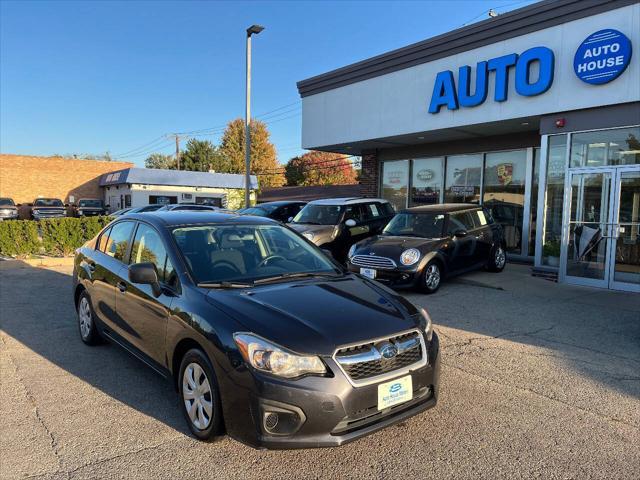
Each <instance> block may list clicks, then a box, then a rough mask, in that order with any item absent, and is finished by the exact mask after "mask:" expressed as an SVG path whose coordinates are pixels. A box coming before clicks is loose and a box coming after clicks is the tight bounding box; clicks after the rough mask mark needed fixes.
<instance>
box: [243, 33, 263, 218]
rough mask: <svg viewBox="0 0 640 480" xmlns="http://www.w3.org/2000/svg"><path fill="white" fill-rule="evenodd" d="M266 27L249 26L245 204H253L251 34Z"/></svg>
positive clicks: (245, 128) (246, 205)
mask: <svg viewBox="0 0 640 480" xmlns="http://www.w3.org/2000/svg"><path fill="white" fill-rule="evenodd" d="M262 30H264V27H262V26H260V25H251V26H250V27H249V28H247V92H246V93H247V98H246V110H245V116H244V130H245V133H244V141H245V145H244V168H245V176H244V206H245V207H249V206H250V205H251V204H250V202H251V35H253V34H256V35H257V34H259V33H260V32H261V31H262Z"/></svg>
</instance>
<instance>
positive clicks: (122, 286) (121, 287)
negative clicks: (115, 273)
mask: <svg viewBox="0 0 640 480" xmlns="http://www.w3.org/2000/svg"><path fill="white" fill-rule="evenodd" d="M116 286H117V287H118V290H120V291H121V292H122V293H124V292H126V291H127V284H126V283H124V282H118V284H117V285H116Z"/></svg>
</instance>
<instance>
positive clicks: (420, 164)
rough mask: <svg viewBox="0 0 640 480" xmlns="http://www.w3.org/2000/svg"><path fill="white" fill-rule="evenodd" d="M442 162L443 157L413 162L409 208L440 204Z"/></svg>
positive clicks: (419, 159)
mask: <svg viewBox="0 0 640 480" xmlns="http://www.w3.org/2000/svg"><path fill="white" fill-rule="evenodd" d="M443 161H444V158H443V157H437V158H418V159H416V160H413V175H412V177H413V178H412V183H411V206H418V205H431V204H434V203H440V192H441V190H442V165H443Z"/></svg>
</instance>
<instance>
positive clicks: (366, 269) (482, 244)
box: [348, 204, 506, 293]
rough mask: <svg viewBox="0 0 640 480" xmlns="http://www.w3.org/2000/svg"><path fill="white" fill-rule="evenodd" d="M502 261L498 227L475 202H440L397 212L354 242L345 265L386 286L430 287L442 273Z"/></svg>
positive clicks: (497, 266) (497, 265) (494, 266)
mask: <svg viewBox="0 0 640 480" xmlns="http://www.w3.org/2000/svg"><path fill="white" fill-rule="evenodd" d="M505 264H506V254H505V242H504V237H503V234H502V227H501V226H500V225H499V224H497V223H495V222H494V221H493V219H492V218H491V216H490V215H489V214H488V213H487V212H486V210H484V209H483V208H482V207H479V206H478V205H472V204H442V205H429V206H425V207H414V208H409V209H407V210H403V211H401V212H400V213H398V214H397V215H396V216H395V217H394V218H393V220H391V222H389V224H388V225H387V226H386V227H385V229H384V231H383V232H382V234H381V235H378V236H376V237H372V238H370V239H368V240H365V241H363V242H360V243H358V244H357V245H354V246H353V247H352V248H351V250H350V251H349V261H348V266H349V270H351V271H353V272H359V273H360V274H362V275H364V276H366V277H368V278H375V279H376V280H378V281H379V282H382V283H385V284H387V285H389V286H392V287H418V288H420V289H421V290H423V291H424V292H426V293H432V292H435V291H436V290H437V289H438V287H439V286H440V283H441V280H442V279H443V278H444V277H445V276H450V275H456V274H460V273H464V272H468V271H470V270H474V269H478V268H483V267H486V268H488V269H489V270H491V271H494V272H500V271H502V270H503V269H504V266H505Z"/></svg>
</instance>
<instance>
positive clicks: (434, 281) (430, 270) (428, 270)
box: [420, 260, 442, 293]
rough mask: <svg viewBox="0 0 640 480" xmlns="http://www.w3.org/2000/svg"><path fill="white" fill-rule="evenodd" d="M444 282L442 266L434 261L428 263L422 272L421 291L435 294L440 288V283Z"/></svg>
mask: <svg viewBox="0 0 640 480" xmlns="http://www.w3.org/2000/svg"><path fill="white" fill-rule="evenodd" d="M441 281H442V269H441V268H440V264H439V263H438V262H437V261H435V260H432V261H431V262H429V263H427V265H426V266H425V267H424V270H423V271H422V275H421V278H420V290H422V291H423V292H424V293H435V292H436V291H437V290H438V288H440V282H441Z"/></svg>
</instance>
